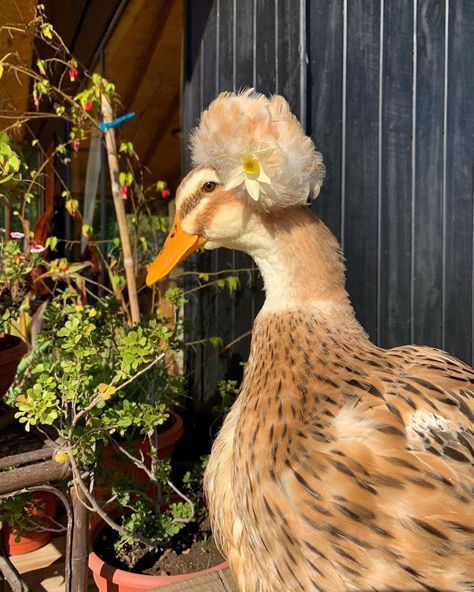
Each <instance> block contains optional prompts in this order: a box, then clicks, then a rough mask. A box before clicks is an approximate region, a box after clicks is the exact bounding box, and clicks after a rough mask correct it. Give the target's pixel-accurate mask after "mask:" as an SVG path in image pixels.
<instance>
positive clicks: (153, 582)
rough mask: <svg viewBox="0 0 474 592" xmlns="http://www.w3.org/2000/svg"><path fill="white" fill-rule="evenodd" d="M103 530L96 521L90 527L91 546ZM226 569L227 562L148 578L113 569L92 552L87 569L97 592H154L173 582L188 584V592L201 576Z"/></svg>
mask: <svg viewBox="0 0 474 592" xmlns="http://www.w3.org/2000/svg"><path fill="white" fill-rule="evenodd" d="M103 528H104V524H103V522H102V521H100V520H99V521H97V522H95V524H94V525H93V526H92V529H91V531H90V539H91V544H92V546H93V545H94V542H95V541H96V540H97V538H98V536H99V534H100V532H101V530H102V529H103ZM227 567H228V563H227V561H224V562H222V563H218V564H217V565H214V566H212V567H210V568H208V569H202V570H200V571H194V572H192V573H188V574H180V575H177V576H148V575H144V574H136V573H131V572H128V571H125V570H122V569H119V568H117V567H113V566H112V565H109V564H108V563H105V561H103V560H102V559H101V558H100V557H99V556H98V555H97V554H96V552H95V551H94V550H92V551H91V552H90V553H89V568H90V570H91V571H92V574H93V576H94V581H95V583H96V585H97V588H98V589H99V592H142V591H144V590H152V589H153V590H154V589H156V588H160V587H161V586H167V585H169V584H174V583H175V582H187V581H188V582H189V590H190V591H191V590H193V589H194V584H197V581H198V580H195V578H199V577H200V576H202V575H205V574H208V573H212V572H215V571H220V570H221V569H225V568H227Z"/></svg>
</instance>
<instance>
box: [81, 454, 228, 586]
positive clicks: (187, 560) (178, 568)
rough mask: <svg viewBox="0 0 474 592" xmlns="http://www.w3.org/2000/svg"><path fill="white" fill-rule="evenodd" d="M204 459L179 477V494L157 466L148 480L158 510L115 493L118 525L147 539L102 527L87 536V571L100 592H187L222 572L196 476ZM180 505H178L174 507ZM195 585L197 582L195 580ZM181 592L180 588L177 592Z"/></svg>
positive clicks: (141, 498)
mask: <svg viewBox="0 0 474 592" xmlns="http://www.w3.org/2000/svg"><path fill="white" fill-rule="evenodd" d="M206 462H207V458H204V459H203V462H202V463H199V464H197V465H196V466H195V467H194V469H193V470H192V471H188V472H187V473H185V475H184V477H183V484H182V486H181V491H178V490H177V488H176V487H175V486H174V485H173V484H172V483H171V481H170V475H169V473H170V465H169V464H166V463H161V465H160V469H159V471H158V472H156V473H155V475H153V474H150V475H149V477H150V480H151V481H152V482H154V483H155V486H157V487H158V489H159V492H160V493H159V496H160V497H159V499H160V503H161V506H160V508H159V510H158V511H157V509H156V505H155V504H156V501H157V500H156V498H155V500H153V499H150V497H149V496H148V495H147V494H145V493H144V492H143V491H142V492H140V493H138V492H136V493H135V496H134V497H133V498H132V497H131V496H130V491H129V490H127V488H126V487H125V489H122V488H121V487H120V484H119V485H118V487H117V488H116V490H115V491H116V510H117V512H118V515H120V516H121V524H122V525H123V526H125V527H126V528H129V529H131V530H133V531H134V532H135V533H136V532H140V533H141V534H142V535H144V536H146V537H147V538H148V539H149V542H148V543H147V542H146V541H145V540H139V539H137V538H136V537H131V536H129V535H127V534H126V533H119V532H114V531H113V530H111V529H110V528H106V527H105V525H104V524H103V523H102V522H100V521H99V522H96V523H94V525H93V527H92V530H91V543H92V550H91V553H90V555H89V567H90V569H91V570H92V573H93V576H94V580H95V583H96V584H97V587H98V588H99V590H100V591H101V592H107V590H110V589H111V587H114V589H116V590H117V591H118V592H140V591H142V590H150V589H152V588H153V589H156V588H159V587H161V586H167V585H169V584H172V583H175V582H181V584H182V586H184V585H185V583H186V584H187V586H188V587H189V590H193V589H194V587H195V582H196V581H197V582H198V581H199V578H200V576H203V575H206V574H209V573H212V572H216V571H220V570H223V569H226V568H227V566H228V564H227V562H226V561H225V560H224V559H223V557H222V556H221V554H220V553H219V551H218V549H217V547H216V546H215V543H214V542H213V539H212V535H211V531H210V525H209V519H208V515H207V510H206V508H205V505H204V504H203V499H202V471H203V469H204V467H205V463H206ZM180 500H181V501H180ZM196 579H197V580H196ZM183 589H184V588H183Z"/></svg>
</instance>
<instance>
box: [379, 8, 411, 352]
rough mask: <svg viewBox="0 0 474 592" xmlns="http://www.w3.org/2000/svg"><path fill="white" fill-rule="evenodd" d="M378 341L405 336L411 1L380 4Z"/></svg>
mask: <svg viewBox="0 0 474 592" xmlns="http://www.w3.org/2000/svg"><path fill="white" fill-rule="evenodd" d="M383 6H384V14H383V21H384V22H383V62H382V80H383V86H382V93H381V96H382V111H381V116H382V120H381V129H380V134H381V136H380V139H381V143H380V154H379V158H380V165H381V170H380V171H379V174H380V181H381V186H380V189H381V193H380V194H379V209H380V214H379V215H380V236H379V259H378V277H379V286H378V290H379V294H378V298H379V310H378V315H379V318H378V322H377V324H378V328H379V331H378V341H379V343H380V344H381V345H382V346H383V347H394V346H396V345H400V344H403V343H409V342H410V337H411V240H412V231H411V228H412V227H411V222H412V217H411V208H412V126H413V110H412V107H413V24H414V23H413V2H412V0H403V1H402V2H400V0H386V1H385V3H384V4H383Z"/></svg>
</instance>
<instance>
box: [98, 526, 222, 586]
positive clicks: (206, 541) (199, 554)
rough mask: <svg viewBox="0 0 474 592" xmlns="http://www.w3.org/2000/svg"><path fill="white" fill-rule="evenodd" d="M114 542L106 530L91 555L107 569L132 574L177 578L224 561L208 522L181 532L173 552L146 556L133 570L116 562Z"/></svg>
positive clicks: (165, 550) (114, 535)
mask: <svg viewBox="0 0 474 592" xmlns="http://www.w3.org/2000/svg"><path fill="white" fill-rule="evenodd" d="M116 540H117V534H116V533H115V532H114V531H113V530H111V529H109V528H106V529H104V530H103V531H102V533H101V534H100V535H99V537H98V538H97V540H96V542H95V545H94V551H95V552H96V553H97V555H99V557H101V559H103V560H104V561H105V562H106V563H108V564H109V565H113V566H114V567H118V568H119V569H124V570H126V571H132V572H134V573H143V574H147V575H153V576H170V575H179V574H185V573H190V572H193V571H198V570H201V569H207V568H209V567H212V566H214V565H217V564H218V563H222V562H223V561H224V558H223V557H222V555H221V554H220V553H219V551H218V549H217V547H216V544H215V542H214V539H213V538H212V534H211V531H210V526H209V522H208V520H205V521H203V522H202V523H201V524H200V525H199V526H196V525H193V526H190V527H188V528H185V529H183V530H182V531H181V533H180V535H179V536H178V537H176V540H175V542H174V548H172V549H162V550H157V551H153V552H149V553H147V554H146V555H144V556H143V557H142V558H141V559H140V560H139V561H138V562H137V563H136V565H135V566H134V567H133V569H129V568H128V566H127V565H126V564H125V563H124V562H122V561H120V560H119V559H118V558H117V551H116V550H115V549H114V542H115V541H116Z"/></svg>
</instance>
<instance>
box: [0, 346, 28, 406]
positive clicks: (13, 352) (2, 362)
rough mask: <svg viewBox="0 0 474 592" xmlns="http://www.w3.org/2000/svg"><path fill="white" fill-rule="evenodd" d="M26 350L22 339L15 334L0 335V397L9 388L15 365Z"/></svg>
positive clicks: (13, 376)
mask: <svg viewBox="0 0 474 592" xmlns="http://www.w3.org/2000/svg"><path fill="white" fill-rule="evenodd" d="M27 351H28V346H27V345H26V343H25V342H24V341H22V340H21V339H20V338H19V337H16V336H15V335H8V334H5V335H3V337H0V397H3V395H4V394H5V393H6V392H7V390H8V389H9V388H10V385H11V383H12V382H13V379H14V378H15V374H16V369H17V366H18V364H19V362H20V360H21V358H22V357H23V356H24V355H25V354H26V352H27Z"/></svg>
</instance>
